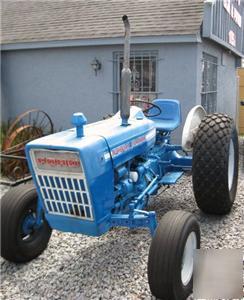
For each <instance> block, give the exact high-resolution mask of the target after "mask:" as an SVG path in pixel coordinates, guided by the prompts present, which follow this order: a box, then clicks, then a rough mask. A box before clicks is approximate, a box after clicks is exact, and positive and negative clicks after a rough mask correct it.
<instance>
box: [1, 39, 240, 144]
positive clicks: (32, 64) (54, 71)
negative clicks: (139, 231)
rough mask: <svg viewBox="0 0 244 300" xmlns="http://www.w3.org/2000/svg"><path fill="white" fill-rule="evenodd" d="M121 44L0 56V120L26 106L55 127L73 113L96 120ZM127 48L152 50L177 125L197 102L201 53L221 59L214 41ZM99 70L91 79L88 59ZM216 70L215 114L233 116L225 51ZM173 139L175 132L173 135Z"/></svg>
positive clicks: (229, 59) (106, 105)
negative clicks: (176, 111) (178, 113)
mask: <svg viewBox="0 0 244 300" xmlns="http://www.w3.org/2000/svg"><path fill="white" fill-rule="evenodd" d="M122 49H123V48H122V46H93V47H67V48H53V49H36V50H16V51H15V50H10V51H3V52H2V108H3V109H2V113H3V114H4V116H3V119H5V120H7V119H9V118H14V117H15V116H16V115H17V114H19V113H21V112H23V111H25V110H28V109H30V108H40V109H43V110H45V111H46V112H47V113H48V114H49V115H50V116H51V118H52V119H53V122H54V125H55V128H56V129H57V130H59V129H60V128H62V129H65V128H69V127H70V126H71V125H70V119H71V115H72V113H73V112H76V111H82V112H83V113H84V114H85V115H86V116H87V118H88V122H93V121H96V120H100V119H101V118H102V117H103V116H105V115H107V114H108V113H112V110H113V94H112V91H113V90H114V88H115V87H114V86H113V81H114V80H113V62H112V60H113V53H114V52H115V51H120V50H122ZM131 50H157V51H158V58H159V61H158V80H157V84H158V90H159V91H160V92H161V93H160V94H159V98H174V99H179V100H180V101H181V106H182V117H183V118H182V119H183V122H184V120H185V117H186V115H187V112H188V111H189V110H190V109H191V107H192V106H194V105H195V104H199V103H201V97H200V92H201V80H202V77H201V59H202V52H203V51H205V52H207V53H209V54H212V55H215V56H217V57H218V59H219V63H221V61H223V59H222V55H223V51H222V49H221V48H220V47H217V46H215V44H214V43H211V42H208V41H204V43H201V44H197V43H185V44H183V43H181V44H180V43H177V44H176V43H175V44H148V45H146V44H144V45H137V46H136V47H134V46H133V45H132V49H131ZM94 57H96V58H97V59H99V60H100V61H101V62H102V69H101V71H99V72H98V74H97V76H95V73H94V71H93V70H92V68H91V65H90V63H91V61H92V60H93V59H94ZM224 62H225V65H223V66H222V65H221V66H219V68H218V110H219V111H223V112H228V113H230V114H231V115H232V116H235V109H236V105H235V99H236V98H235V97H236V95H235V87H236V82H235V80H236V78H235V59H234V57H233V56H232V55H230V54H228V53H225V55H224ZM175 135H176V137H178V138H177V140H178V141H179V137H180V136H181V129H179V130H178V131H177V132H176V134H175Z"/></svg>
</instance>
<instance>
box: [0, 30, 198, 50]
mask: <svg viewBox="0 0 244 300" xmlns="http://www.w3.org/2000/svg"><path fill="white" fill-rule="evenodd" d="M197 42H201V37H200V33H199V32H197V33H195V34H181V35H157V36H136V37H132V38H131V43H132V44H159V43H197ZM123 43H124V37H113V38H94V39H75V40H59V41H39V42H38V41H37V42H36V41H35V42H17V43H6V44H1V50H2V51H5V50H22V49H42V48H61V47H78V46H108V45H122V44H123Z"/></svg>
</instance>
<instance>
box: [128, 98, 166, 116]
mask: <svg viewBox="0 0 244 300" xmlns="http://www.w3.org/2000/svg"><path fill="white" fill-rule="evenodd" d="M136 103H138V104H146V105H147V108H142V107H141V108H142V111H143V113H144V115H145V116H146V117H147V118H150V117H157V116H159V115H160V114H161V112H162V110H161V108H160V107H159V106H158V105H156V104H154V103H152V102H147V101H143V100H131V104H135V105H136ZM139 107H140V106H139ZM153 108H156V112H155V113H154V114H150V113H149V112H150V110H151V109H153Z"/></svg>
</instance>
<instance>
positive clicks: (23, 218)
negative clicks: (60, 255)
mask: <svg viewBox="0 0 244 300" xmlns="http://www.w3.org/2000/svg"><path fill="white" fill-rule="evenodd" d="M36 209H37V192H36V189H35V187H34V185H33V184H29V183H28V184H20V185H18V186H17V187H14V188H12V189H10V190H9V191H8V192H7V193H6V194H5V195H4V196H3V197H2V199H1V256H2V257H3V258H5V259H7V260H9V261H12V262H17V263H20V262H27V261H30V260H31V259H33V258H35V257H37V256H38V255H40V254H41V253H42V252H43V251H44V249H45V248H46V247H47V244H48V241H49V238H50V236H51V232H52V229H51V228H50V227H49V225H48V223H47V221H46V220H45V219H44V216H43V219H42V223H41V225H40V226H36V222H35V221H36Z"/></svg>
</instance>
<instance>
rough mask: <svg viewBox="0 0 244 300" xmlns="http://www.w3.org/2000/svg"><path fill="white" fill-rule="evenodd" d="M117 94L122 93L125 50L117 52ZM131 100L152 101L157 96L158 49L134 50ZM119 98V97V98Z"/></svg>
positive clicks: (132, 55) (131, 60) (131, 58)
mask: <svg viewBox="0 0 244 300" xmlns="http://www.w3.org/2000/svg"><path fill="white" fill-rule="evenodd" d="M114 63H115V65H116V69H115V71H116V75H117V76H116V86H115V90H116V92H115V93H116V94H117V95H118V98H120V94H121V71H122V68H123V52H117V53H115V60H114ZM130 69H131V100H133V99H140V100H144V101H152V100H153V99H155V98H157V84H156V74H157V51H134V52H131V55H130ZM118 100H119V99H118Z"/></svg>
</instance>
